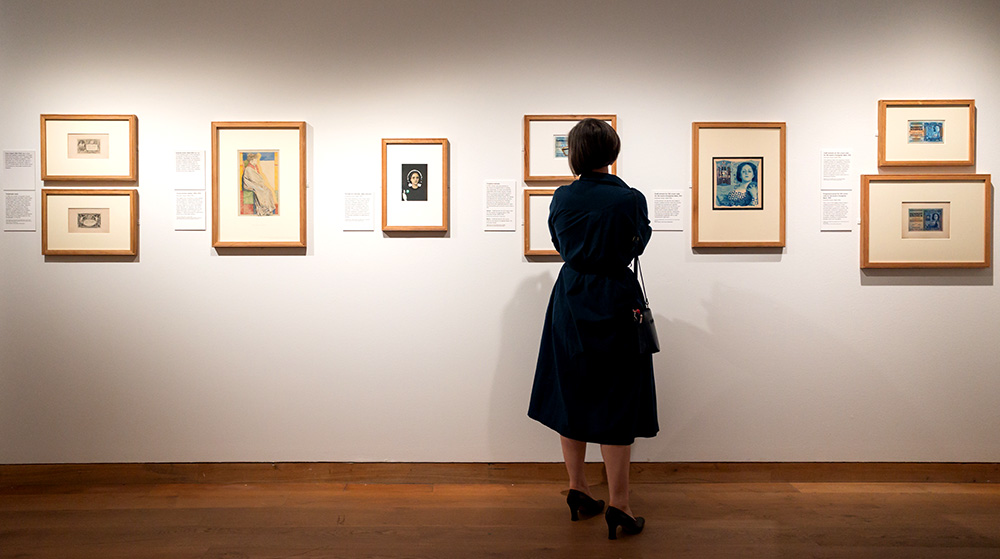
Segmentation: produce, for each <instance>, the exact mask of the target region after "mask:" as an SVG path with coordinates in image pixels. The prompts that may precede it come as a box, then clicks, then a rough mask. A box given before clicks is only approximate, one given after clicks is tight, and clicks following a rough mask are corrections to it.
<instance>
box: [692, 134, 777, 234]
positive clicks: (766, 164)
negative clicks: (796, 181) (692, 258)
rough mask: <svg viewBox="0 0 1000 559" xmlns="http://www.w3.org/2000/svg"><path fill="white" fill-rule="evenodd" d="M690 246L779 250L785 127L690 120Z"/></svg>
mask: <svg viewBox="0 0 1000 559" xmlns="http://www.w3.org/2000/svg"><path fill="white" fill-rule="evenodd" d="M691 145H692V148H691V152H692V156H693V166H692V172H691V178H692V197H691V211H692V216H691V217H692V219H691V236H692V239H691V245H692V246H693V247H695V248H698V247H783V246H785V123H784V122H695V123H693V124H692V144H691Z"/></svg>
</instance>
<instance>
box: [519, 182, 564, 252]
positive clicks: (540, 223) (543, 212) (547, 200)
mask: <svg viewBox="0 0 1000 559" xmlns="http://www.w3.org/2000/svg"><path fill="white" fill-rule="evenodd" d="M555 193H556V189H554V188H526V189H524V255H525V256H558V255H559V251H557V250H556V247H555V246H554V245H553V244H552V235H551V234H550V233H549V205H550V204H551V203H552V196H553V195H554V194H555Z"/></svg>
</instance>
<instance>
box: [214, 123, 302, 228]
mask: <svg viewBox="0 0 1000 559" xmlns="http://www.w3.org/2000/svg"><path fill="white" fill-rule="evenodd" d="M212 246H214V247H222V248H224V247H305V246H306V123H304V122H213V123H212Z"/></svg>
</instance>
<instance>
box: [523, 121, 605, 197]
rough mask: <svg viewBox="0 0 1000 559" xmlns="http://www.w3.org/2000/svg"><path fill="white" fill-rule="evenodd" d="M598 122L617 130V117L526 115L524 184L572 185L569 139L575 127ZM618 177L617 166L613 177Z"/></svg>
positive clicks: (574, 177)
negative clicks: (594, 120)
mask: <svg viewBox="0 0 1000 559" xmlns="http://www.w3.org/2000/svg"><path fill="white" fill-rule="evenodd" d="M585 118H596V119H598V120H603V121H605V122H607V123H608V124H610V125H611V127H612V128H614V129H615V131H617V130H618V116H617V115H613V114H594V115H524V182H564V183H568V182H572V181H573V180H575V179H576V175H574V174H573V171H572V170H571V169H570V166H569V153H568V150H567V149H566V135H567V134H568V133H569V131H570V129H571V128H573V127H574V126H576V123H578V122H580V121H581V120H583V119H585ZM617 173H618V162H617V161H615V162H614V163H612V164H611V174H613V175H614V174H617Z"/></svg>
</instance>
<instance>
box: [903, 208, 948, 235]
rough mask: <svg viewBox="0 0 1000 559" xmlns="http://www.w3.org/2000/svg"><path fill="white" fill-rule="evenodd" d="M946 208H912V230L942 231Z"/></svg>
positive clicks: (910, 228) (910, 227)
mask: <svg viewBox="0 0 1000 559" xmlns="http://www.w3.org/2000/svg"><path fill="white" fill-rule="evenodd" d="M943 215H944V208H917V209H914V208H910V211H909V217H910V220H909V230H910V231H942V230H943V226H944V221H943V220H942V216H943Z"/></svg>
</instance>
